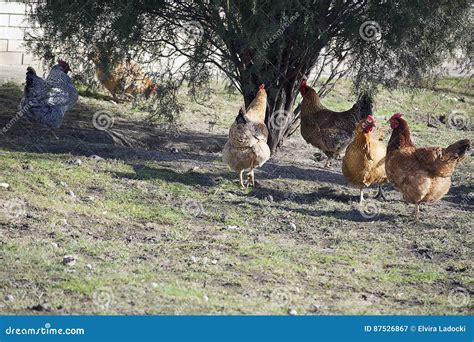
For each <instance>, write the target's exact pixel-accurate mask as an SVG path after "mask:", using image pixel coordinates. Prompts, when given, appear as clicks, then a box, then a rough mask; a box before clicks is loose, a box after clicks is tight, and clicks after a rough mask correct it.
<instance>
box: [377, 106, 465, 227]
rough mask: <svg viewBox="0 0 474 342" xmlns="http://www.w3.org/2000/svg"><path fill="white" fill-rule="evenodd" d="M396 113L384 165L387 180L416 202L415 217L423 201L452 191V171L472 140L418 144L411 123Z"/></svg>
mask: <svg viewBox="0 0 474 342" xmlns="http://www.w3.org/2000/svg"><path fill="white" fill-rule="evenodd" d="M402 115H403V114H401V113H396V114H394V115H393V116H392V117H391V118H390V120H389V121H390V126H391V127H392V129H393V131H392V136H391V137H390V141H389V143H388V147H387V156H386V161H385V169H386V172H387V177H388V180H389V181H390V182H391V183H392V184H393V185H394V186H395V187H396V188H398V190H400V192H401V193H402V195H403V199H404V200H405V201H407V202H408V203H413V204H415V211H414V213H413V214H414V218H415V220H418V212H419V205H420V203H421V202H434V201H437V200H439V199H441V198H442V197H443V196H444V195H446V194H447V193H448V191H449V187H450V186H451V175H452V174H453V171H454V168H455V167H456V165H457V164H458V162H459V161H461V160H462V159H463V158H464V156H465V154H466V151H467V150H469V149H470V147H471V142H470V141H469V140H468V139H463V140H459V141H457V142H455V143H454V144H451V145H449V146H448V147H447V148H442V147H425V148H416V147H415V145H414V144H413V142H412V140H411V136H410V128H409V127H408V123H407V122H406V121H405V120H404V119H403V118H402Z"/></svg>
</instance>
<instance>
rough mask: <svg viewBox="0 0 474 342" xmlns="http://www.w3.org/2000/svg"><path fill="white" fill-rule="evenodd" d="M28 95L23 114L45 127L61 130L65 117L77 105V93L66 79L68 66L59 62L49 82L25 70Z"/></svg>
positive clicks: (21, 105)
mask: <svg viewBox="0 0 474 342" xmlns="http://www.w3.org/2000/svg"><path fill="white" fill-rule="evenodd" d="M26 71H27V72H26V86H25V94H24V97H23V99H22V100H21V103H20V112H21V113H22V114H23V115H25V116H26V117H27V118H28V119H29V120H30V121H32V122H33V123H36V124H38V125H40V126H43V127H49V128H59V127H60V126H61V123H62V121H63V118H64V113H66V111H67V110H68V109H69V108H71V107H72V106H73V105H74V104H75V103H76V101H77V97H78V94H77V90H76V88H75V87H74V84H73V83H72V81H71V78H69V76H68V75H67V73H68V72H69V71H70V69H69V64H67V63H66V62H64V61H62V60H58V64H56V65H55V66H53V68H52V69H51V71H50V72H49V75H48V77H47V78H46V80H43V79H42V78H41V77H38V76H37V75H36V71H35V69H33V68H32V67H28V68H27V69H26Z"/></svg>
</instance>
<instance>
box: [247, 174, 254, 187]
mask: <svg viewBox="0 0 474 342" xmlns="http://www.w3.org/2000/svg"><path fill="white" fill-rule="evenodd" d="M247 177H248V183H247V184H248V185H252V186H253V187H254V188H255V175H254V173H253V169H250V171H249V173H248V176H247Z"/></svg>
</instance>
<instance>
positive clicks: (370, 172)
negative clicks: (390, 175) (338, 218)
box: [342, 115, 387, 203]
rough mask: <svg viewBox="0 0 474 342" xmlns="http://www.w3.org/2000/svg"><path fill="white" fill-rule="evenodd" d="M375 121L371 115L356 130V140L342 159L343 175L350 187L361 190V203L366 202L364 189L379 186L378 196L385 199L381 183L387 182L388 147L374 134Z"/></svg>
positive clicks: (348, 147)
mask: <svg viewBox="0 0 474 342" xmlns="http://www.w3.org/2000/svg"><path fill="white" fill-rule="evenodd" d="M374 127H375V119H374V117H373V116H372V115H369V116H368V117H367V119H365V120H361V121H360V122H359V123H358V125H357V128H356V132H355V137H354V140H353V141H352V142H351V143H350V144H349V146H347V149H346V153H345V155H344V158H343V159H342V173H343V175H344V177H346V179H347V181H348V182H349V184H350V185H352V186H355V187H357V188H358V189H360V203H362V201H363V200H364V188H365V187H368V186H370V185H372V184H378V185H379V192H378V194H377V196H376V198H377V197H382V198H384V199H385V196H384V194H383V192H382V187H381V186H380V184H381V183H383V182H385V180H386V179H387V176H386V174H385V153H386V149H387V147H386V146H385V144H384V143H383V142H381V141H380V140H379V139H378V137H377V136H375V135H374V133H373V132H372V130H373V128H374Z"/></svg>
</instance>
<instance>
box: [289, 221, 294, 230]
mask: <svg viewBox="0 0 474 342" xmlns="http://www.w3.org/2000/svg"><path fill="white" fill-rule="evenodd" d="M288 226H289V227H290V229H291V230H293V231H296V224H294V223H293V222H290V223H289V224H288Z"/></svg>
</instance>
